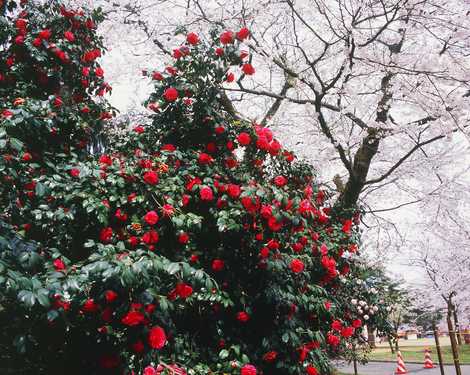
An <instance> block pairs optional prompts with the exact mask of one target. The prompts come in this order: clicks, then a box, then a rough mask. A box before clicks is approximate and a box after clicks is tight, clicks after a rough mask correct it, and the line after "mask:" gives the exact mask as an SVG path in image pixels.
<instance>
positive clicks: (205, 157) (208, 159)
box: [198, 152, 214, 164]
mask: <svg viewBox="0 0 470 375" xmlns="http://www.w3.org/2000/svg"><path fill="white" fill-rule="evenodd" d="M213 161H214V159H213V158H212V156H210V155H209V154H206V153H205V152H201V153H200V154H199V157H198V162H199V164H210V163H212V162H213Z"/></svg>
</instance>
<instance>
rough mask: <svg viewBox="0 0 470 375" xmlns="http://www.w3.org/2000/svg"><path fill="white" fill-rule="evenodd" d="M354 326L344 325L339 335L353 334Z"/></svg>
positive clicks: (347, 335)
mask: <svg viewBox="0 0 470 375" xmlns="http://www.w3.org/2000/svg"><path fill="white" fill-rule="evenodd" d="M354 331H355V329H354V327H344V328H343V329H342V330H341V336H342V337H346V338H347V337H351V336H352V335H353V334H354Z"/></svg>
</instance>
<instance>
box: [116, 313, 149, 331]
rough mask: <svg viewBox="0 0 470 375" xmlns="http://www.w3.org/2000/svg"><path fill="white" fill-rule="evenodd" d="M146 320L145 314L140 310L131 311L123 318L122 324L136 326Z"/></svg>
mask: <svg viewBox="0 0 470 375" xmlns="http://www.w3.org/2000/svg"><path fill="white" fill-rule="evenodd" d="M144 320H145V316H144V314H142V313H141V312H139V311H134V310H133V311H129V312H128V313H127V314H126V315H124V317H123V318H122V319H121V322H122V324H124V325H126V326H129V327H134V326H137V325H139V324H141V323H142V322H143V321H144Z"/></svg>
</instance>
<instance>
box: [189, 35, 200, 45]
mask: <svg viewBox="0 0 470 375" xmlns="http://www.w3.org/2000/svg"><path fill="white" fill-rule="evenodd" d="M186 41H187V42H188V43H189V44H191V45H193V46H195V45H196V44H198V43H199V36H198V35H197V34H196V33H189V34H188V35H186Z"/></svg>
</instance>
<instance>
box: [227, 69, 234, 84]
mask: <svg viewBox="0 0 470 375" xmlns="http://www.w3.org/2000/svg"><path fill="white" fill-rule="evenodd" d="M225 80H226V81H227V82H229V83H230V82H233V81H235V74H233V73H232V72H229V73H227V77H226V78H225Z"/></svg>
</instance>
